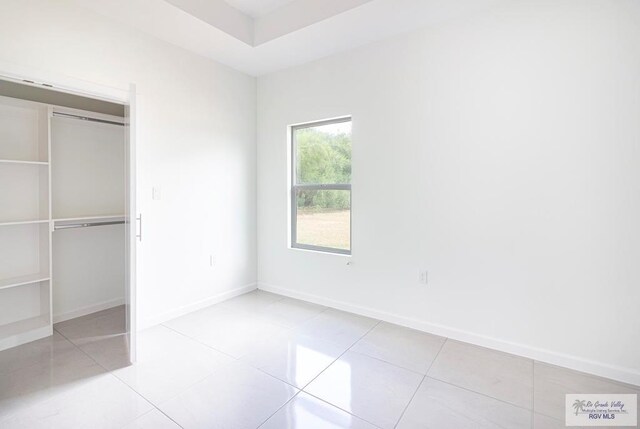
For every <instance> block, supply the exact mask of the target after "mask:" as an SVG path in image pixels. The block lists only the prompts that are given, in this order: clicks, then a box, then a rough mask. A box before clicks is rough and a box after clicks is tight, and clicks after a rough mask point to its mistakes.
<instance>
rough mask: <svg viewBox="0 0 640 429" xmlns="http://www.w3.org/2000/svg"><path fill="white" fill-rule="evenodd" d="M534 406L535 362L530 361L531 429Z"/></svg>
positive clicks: (533, 420)
mask: <svg viewBox="0 0 640 429" xmlns="http://www.w3.org/2000/svg"><path fill="white" fill-rule="evenodd" d="M535 405H536V361H535V360H533V359H532V360H531V429H533V428H534V427H535V424H536V418H535V413H536V410H535Z"/></svg>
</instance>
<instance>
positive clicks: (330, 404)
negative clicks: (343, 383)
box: [301, 390, 380, 428]
mask: <svg viewBox="0 0 640 429" xmlns="http://www.w3.org/2000/svg"><path fill="white" fill-rule="evenodd" d="M301 392H303V393H306V394H307V395H309V396H311V397H313V398H315V399H317V400H318V401H321V402H324V403H325V404H327V405H329V406H331V407H333V408H336V409H338V410H340V411H343V412H345V413H347V414H349V415H350V416H353V417H355V418H357V419H359V420H362V421H363V422H365V423H368V424H370V425H371V426H373V427H376V428H380V426H378V425H377V424H374V423H372V422H370V421H369V420H367V419H364V418H362V417H360V416H357V415H355V414H353V413H352V412H350V411H347V410H345V409H343V408H340V407H338V406H337V405H335V404H332V403H331V402H329V401H327V400H326V399H322V398H320V397H318V396H316V395H314V394H313V393H309V392H306V391H303V390H301Z"/></svg>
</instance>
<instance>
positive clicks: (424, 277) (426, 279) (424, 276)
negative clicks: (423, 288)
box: [418, 270, 429, 285]
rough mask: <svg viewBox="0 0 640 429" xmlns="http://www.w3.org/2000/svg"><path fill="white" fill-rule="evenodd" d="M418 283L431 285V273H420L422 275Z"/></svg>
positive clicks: (425, 271)
mask: <svg viewBox="0 0 640 429" xmlns="http://www.w3.org/2000/svg"><path fill="white" fill-rule="evenodd" d="M418 281H419V282H420V283H422V284H423V285H426V284H428V283H429V271H427V270H423V271H420V273H419V275H418Z"/></svg>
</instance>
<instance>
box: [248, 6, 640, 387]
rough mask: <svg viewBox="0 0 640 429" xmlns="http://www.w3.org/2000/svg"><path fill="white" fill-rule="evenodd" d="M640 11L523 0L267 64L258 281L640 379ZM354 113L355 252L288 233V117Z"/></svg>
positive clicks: (261, 98)
mask: <svg viewBox="0 0 640 429" xmlns="http://www.w3.org/2000/svg"><path fill="white" fill-rule="evenodd" d="M639 23H640V3H639V2H637V1H624V0H616V1H603V0H592V1H584V0H575V1H557V0H553V1H551V0H550V1H532V2H525V1H523V2H520V1H518V2H512V3H511V4H510V5H508V6H504V7H502V8H498V9H495V10H492V11H489V12H485V13H483V14H480V15H475V16H473V17H467V18H465V19H461V20H457V21H455V22H450V23H448V24H446V25H442V26H440V27H437V28H434V29H431V30H426V31H421V32H418V33H413V34H410V35H407V36H403V37H400V38H396V39H393V40H390V41H385V42H382V43H378V44H375V45H370V46H368V47H366V48H362V49H359V50H357V51H353V52H349V53H346V54H341V55H339V56H334V57H330V58H327V59H324V60H320V61H318V62H315V63H312V64H309V65H305V66H301V67H298V68H294V69H291V70H288V71H283V72H278V73H274V74H271V75H268V76H265V77H261V78H259V80H258V220H259V223H258V273H259V285H260V287H261V288H265V289H269V290H274V291H279V292H282V293H287V294H290V295H293V296H298V297H303V298H306V299H311V300H315V301H318V302H324V303H329V304H331V305H335V306H339V307H342V308H348V309H352V310H355V311H359V312H361V313H364V314H371V315H374V316H377V317H382V318H386V319H388V320H394V321H397V322H399V323H404V324H406V325H409V326H414V327H417V328H421V329H425V330H428V331H432V332H436V333H439V334H443V335H448V336H451V337H454V338H460V339H463V340H467V341H471V342H475V343H478V344H483V345H488V346H491V347H496V348H499V349H502V350H507V351H511V352H515V353H519V354H523V355H527V356H530V357H534V358H538V359H541V360H546V361H550V362H555V363H559V364H562V365H568V366H572V367H574V368H578V369H583V370H586V371H591V372H594V373H598V374H602V375H606V376H610V377H614V378H618V379H622V380H626V381H631V382H635V383H636V384H640V341H638V339H639V337H640V311H638V303H640V287H638V285H640V264H639V263H638V261H639V260H640V244H639V243H640V222H638V219H640V169H639V168H638V166H639V165H640V125H639V124H640V122H639V120H638V118H640V79H639V78H638V76H640V44H639V43H638V41H639V40H640V25H639ZM347 114H351V115H353V139H354V143H353V258H352V260H353V265H352V266H350V267H348V266H347V265H346V260H347V259H345V257H343V256H334V255H326V254H318V253H313V252H306V251H300V250H290V249H288V248H287V228H288V224H287V198H288V192H287V175H288V166H287V135H286V131H287V125H288V124H292V123H300V122H304V121H311V120H317V119H323V118H330V117H336V116H340V115H347ZM423 267H424V268H427V269H428V270H429V285H428V287H423V286H422V285H420V284H419V283H418V272H419V270H420V269H421V268H423Z"/></svg>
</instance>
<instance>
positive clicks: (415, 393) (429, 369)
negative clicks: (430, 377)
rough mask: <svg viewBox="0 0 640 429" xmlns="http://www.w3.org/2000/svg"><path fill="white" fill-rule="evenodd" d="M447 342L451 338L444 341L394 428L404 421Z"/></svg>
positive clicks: (445, 338)
mask: <svg viewBox="0 0 640 429" xmlns="http://www.w3.org/2000/svg"><path fill="white" fill-rule="evenodd" d="M447 341H449V338H447V337H444V341H443V342H442V345H441V346H440V349H438V353H436V355H435V356H434V358H433V360H432V361H431V363H430V364H429V368H427V371H426V372H425V373H424V375H423V376H422V380H420V383H418V386H417V387H416V390H414V392H413V395H411V398H410V399H409V402H407V405H405V407H404V410H402V413H400V417H398V421H397V422H396V424H395V425H393V427H394V428H397V427H398V425H399V424H400V422H401V421H402V418H403V417H404V415H405V413H406V412H407V410H408V409H409V405H411V403H412V402H413V398H415V397H416V395H417V394H418V390H420V386H422V383H424V381H425V380H426V379H427V374H429V371H431V367H432V366H433V364H434V363H435V362H436V359H438V356H440V352H441V351H442V349H443V348H444V345H445V344H446V343H447Z"/></svg>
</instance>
